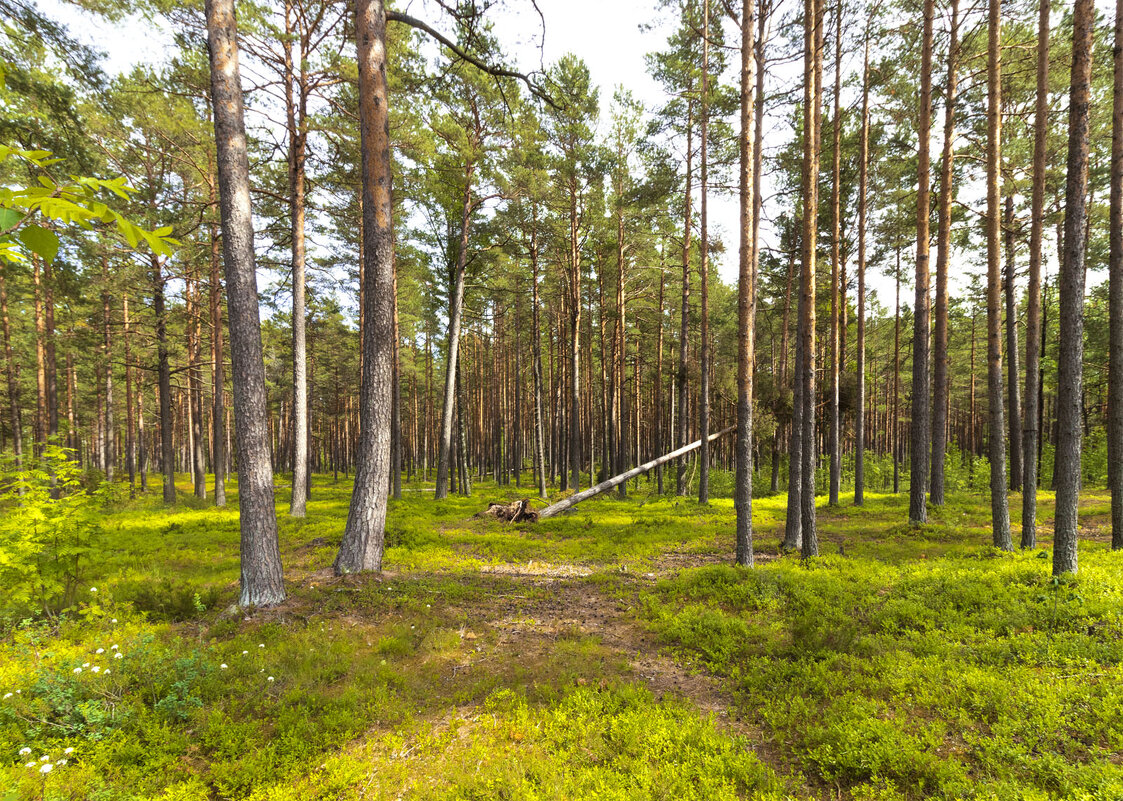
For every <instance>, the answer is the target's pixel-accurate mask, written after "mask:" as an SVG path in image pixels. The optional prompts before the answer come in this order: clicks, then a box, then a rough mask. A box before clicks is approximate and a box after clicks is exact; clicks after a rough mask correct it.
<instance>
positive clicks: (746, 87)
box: [702, 0, 756, 567]
mask: <svg viewBox="0 0 1123 801" xmlns="http://www.w3.org/2000/svg"><path fill="white" fill-rule="evenodd" d="M741 8H742V10H741V131H740V138H739V142H738V144H739V146H740V166H741V175H740V186H739V190H740V195H741V197H740V201H741V205H740V239H741V242H740V253H739V256H740V273H739V275H738V279H737V442H736V452H735V456H734V469H735V470H736V475H735V476H734V482H735V486H734V490H733V506H734V508H735V509H736V512H737V548H736V559H737V564H739V565H743V566H745V567H752V566H753V462H752V458H753V358H754V355H755V354H754V345H755V338H754V326H755V325H756V282H755V278H756V276H755V271H754V264H753V252H754V249H755V248H754V239H755V233H756V232H755V230H754V227H753V216H754V213H755V208H756V203H755V201H754V192H753V190H754V189H755V187H756V183H755V181H754V167H755V163H754V159H753V150H754V149H753V143H752V140H750V138H749V137H750V128H751V127H752V125H753V123H754V120H753V118H754V116H755V114H754V111H755V109H754V101H755V94H754V90H755V88H756V86H755V80H754V76H753V68H754V66H755V64H754V53H753V33H754V30H753V24H754V22H755V20H754V18H753V17H754V0H744V2H743V3H742V6H741ZM708 434H709V432H708V431H706V430H705V429H703V431H702V439H703V441H704V440H705V439H706V438H707V437H708Z"/></svg>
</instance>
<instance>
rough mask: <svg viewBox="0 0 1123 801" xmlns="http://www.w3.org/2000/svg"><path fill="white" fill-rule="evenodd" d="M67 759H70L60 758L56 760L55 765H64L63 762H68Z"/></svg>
mask: <svg viewBox="0 0 1123 801" xmlns="http://www.w3.org/2000/svg"><path fill="white" fill-rule="evenodd" d="M69 761H70V760H68V759H60V760H59V761H58V762H56V763H55V764H56V765H65V764H66V763H67V762H69Z"/></svg>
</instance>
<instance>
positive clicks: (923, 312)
mask: <svg viewBox="0 0 1123 801" xmlns="http://www.w3.org/2000/svg"><path fill="white" fill-rule="evenodd" d="M935 7H936V4H935V2H934V0H924V33H923V45H922V49H921V57H920V131H919V134H920V142H919V145H920V153H919V160H918V167H917V195H916V280H915V282H914V283H915V289H916V296H915V300H914V305H913V314H912V322H913V329H912V421H911V431H910V443H909V444H910V454H911V457H912V459H911V472H910V475H909V523H911V524H913V525H918V524H920V523H924V522H925V521H926V520H927V519H928V507H927V503H926V496H927V492H928V457H929V455H930V453H931V450H932V443H931V437H932V419H931V414H930V412H931V408H930V406H929V404H930V402H931V396H930V395H929V392H928V343H929V341H930V340H929V337H930V336H931V332H930V330H929V329H930V327H931V322H930V314H929V295H928V288H929V275H930V271H929V266H928V254H929V230H928V224H929V219H930V218H931V190H932V181H931V175H930V172H931V171H930V156H929V149H930V148H929V146H930V143H931V140H932V18H933V16H935Z"/></svg>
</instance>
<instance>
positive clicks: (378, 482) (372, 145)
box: [334, 0, 394, 574]
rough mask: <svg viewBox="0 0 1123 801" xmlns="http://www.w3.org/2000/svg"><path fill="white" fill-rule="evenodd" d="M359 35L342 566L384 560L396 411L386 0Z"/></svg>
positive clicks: (364, 1)
mask: <svg viewBox="0 0 1123 801" xmlns="http://www.w3.org/2000/svg"><path fill="white" fill-rule="evenodd" d="M355 38H356V40H357V43H358V67H359V138H360V154H361V158H362V174H363V261H364V269H363V280H364V292H363V303H364V311H363V315H364V330H363V342H362V350H363V374H362V382H361V385H360V387H361V388H360V397H359V447H358V452H357V454H356V466H355V489H354V492H353V494H352V495H351V507H350V510H349V512H348V516H347V528H346V530H345V531H344V534H343V542H342V543H340V546H339V555H338V556H336V558H335V565H334V568H335V572H336V573H337V574H342V573H353V572H356V571H360V570H381V568H382V552H383V547H384V541H385V527H386V503H387V495H388V494H389V490H390V424H391V419H390V418H391V414H392V411H393V410H392V409H391V406H392V403H391V397H390V389H391V383H392V378H393V376H392V370H393V364H392V362H393V356H394V354H393V350H394V341H393V340H394V298H393V291H394V262H393V258H394V240H393V227H392V223H391V212H392V208H391V202H390V200H391V199H390V181H391V169H390V116H389V113H388V110H387V105H386V104H387V102H388V97H387V94H388V93H387V86H386V9H385V6H384V5H383V2H382V0H356V3H355Z"/></svg>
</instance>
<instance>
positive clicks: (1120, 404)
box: [1043, 0, 1123, 550]
mask: <svg viewBox="0 0 1123 801" xmlns="http://www.w3.org/2000/svg"><path fill="white" fill-rule="evenodd" d="M1043 2H1044V0H1043ZM1113 57H1114V62H1115V86H1114V92H1113V104H1112V115H1111V210H1110V216H1109V218H1108V220H1109V222H1108V228H1109V230H1110V232H1111V233H1110V237H1111V242H1110V254H1109V257H1108V271H1109V280H1110V282H1111V283H1110V286H1109V300H1108V303H1109V308H1110V311H1109V318H1110V319H1109V328H1110V333H1109V337H1110V341H1109V347H1108V352H1109V354H1110V357H1109V358H1110V365H1109V377H1108V402H1107V445H1108V457H1107V463H1108V473H1109V475H1108V483H1109V484H1110V487H1111V547H1112V548H1113V549H1114V550H1119V549H1121V548H1123V467H1121V466H1120V464H1119V460H1120V459H1123V0H1116V3H1115V47H1114V55H1113Z"/></svg>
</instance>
